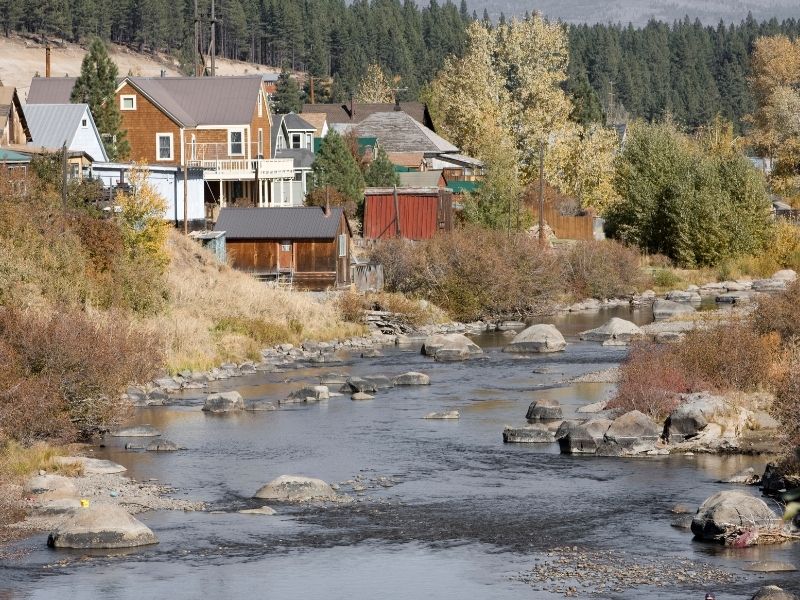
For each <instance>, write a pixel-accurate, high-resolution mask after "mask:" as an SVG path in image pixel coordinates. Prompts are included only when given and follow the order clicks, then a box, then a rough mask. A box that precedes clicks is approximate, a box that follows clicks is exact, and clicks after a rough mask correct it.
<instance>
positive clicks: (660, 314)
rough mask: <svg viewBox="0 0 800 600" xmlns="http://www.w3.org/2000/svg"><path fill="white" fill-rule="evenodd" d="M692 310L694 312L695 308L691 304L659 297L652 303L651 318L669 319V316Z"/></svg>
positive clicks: (687, 312) (688, 312) (683, 313)
mask: <svg viewBox="0 0 800 600" xmlns="http://www.w3.org/2000/svg"><path fill="white" fill-rule="evenodd" d="M693 312H695V308H694V306H692V305H691V304H686V303H681V302H674V301H672V300H661V299H659V300H656V301H655V302H654V303H653V318H655V319H669V318H670V317H674V316H677V315H686V314H690V313H693Z"/></svg>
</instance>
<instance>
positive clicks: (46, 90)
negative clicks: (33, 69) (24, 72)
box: [25, 77, 78, 104]
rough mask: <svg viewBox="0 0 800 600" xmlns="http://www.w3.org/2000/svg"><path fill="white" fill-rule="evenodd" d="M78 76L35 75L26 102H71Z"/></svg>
mask: <svg viewBox="0 0 800 600" xmlns="http://www.w3.org/2000/svg"><path fill="white" fill-rule="evenodd" d="M77 79H78V78H77V77H34V78H33V79H31V88H30V90H28V98H27V100H26V101H25V102H26V104H69V101H70V96H72V88H74V87H75V81H76V80H77Z"/></svg>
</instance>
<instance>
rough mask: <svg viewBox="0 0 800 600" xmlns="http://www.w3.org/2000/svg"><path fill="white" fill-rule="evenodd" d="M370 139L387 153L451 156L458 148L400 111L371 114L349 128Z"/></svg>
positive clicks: (359, 135)
mask: <svg viewBox="0 0 800 600" xmlns="http://www.w3.org/2000/svg"><path fill="white" fill-rule="evenodd" d="M349 130H350V131H354V132H355V134H356V135H357V136H358V137H374V138H377V139H378V143H379V144H380V145H381V147H382V148H383V149H384V150H386V151H387V152H424V153H427V154H442V153H455V152H458V148H457V147H456V146H454V145H453V144H451V143H450V142H448V141H447V140H446V139H444V138H443V137H441V136H439V135H437V134H436V133H434V132H433V131H432V130H430V129H428V128H427V127H425V125H423V124H422V123H420V122H419V121H416V120H414V119H413V118H411V116H409V115H407V114H406V113H404V112H402V111H394V112H382V113H374V114H372V115H370V116H368V117H367V118H366V119H364V120H363V121H361V123H359V124H357V125H352V126H351V127H350V128H349Z"/></svg>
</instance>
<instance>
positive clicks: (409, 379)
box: [393, 371, 431, 386]
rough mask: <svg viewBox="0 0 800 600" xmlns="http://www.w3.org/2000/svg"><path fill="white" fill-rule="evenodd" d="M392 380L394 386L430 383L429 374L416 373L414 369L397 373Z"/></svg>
mask: <svg viewBox="0 0 800 600" xmlns="http://www.w3.org/2000/svg"><path fill="white" fill-rule="evenodd" d="M393 381H394V384H395V385H396V386H401V385H430V384H431V378H430V376H429V375H426V374H425V373H417V372H416V371H409V372H408V373H403V374H402V375H398V376H397V377H395V378H394V379H393Z"/></svg>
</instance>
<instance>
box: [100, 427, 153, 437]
mask: <svg viewBox="0 0 800 600" xmlns="http://www.w3.org/2000/svg"><path fill="white" fill-rule="evenodd" d="M111 435H112V437H156V436H159V435H161V432H160V431H159V430H158V429H156V428H155V427H151V426H150V425H134V426H133V427H123V428H121V429H116V430H115V431H112V432H111Z"/></svg>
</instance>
